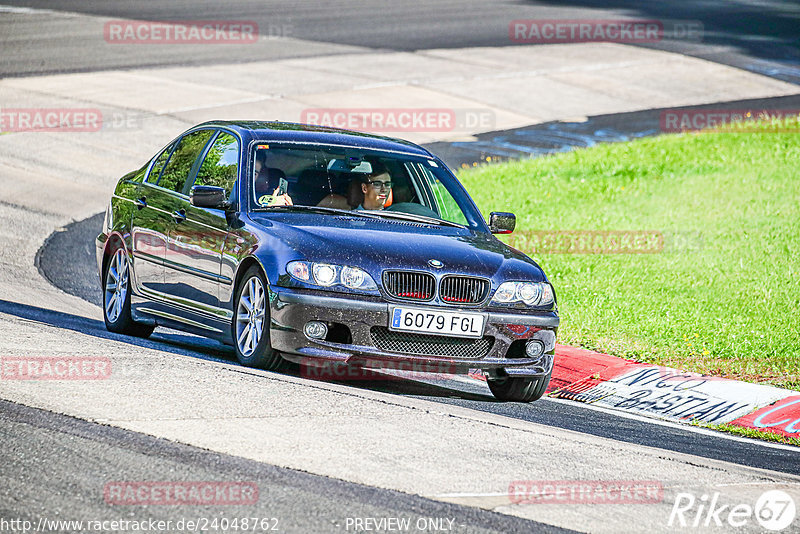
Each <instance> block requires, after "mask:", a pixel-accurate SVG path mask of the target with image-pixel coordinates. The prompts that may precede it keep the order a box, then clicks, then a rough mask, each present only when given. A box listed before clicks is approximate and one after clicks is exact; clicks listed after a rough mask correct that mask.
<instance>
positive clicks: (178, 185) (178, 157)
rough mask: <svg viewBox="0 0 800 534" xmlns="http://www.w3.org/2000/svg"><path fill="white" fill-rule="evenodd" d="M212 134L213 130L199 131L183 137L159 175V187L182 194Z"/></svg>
mask: <svg viewBox="0 0 800 534" xmlns="http://www.w3.org/2000/svg"><path fill="white" fill-rule="evenodd" d="M213 133H214V131H213V130H200V131H198V132H192V133H190V134H188V135H185V136H183V137H182V138H181V140H180V141H179V142H178V146H177V147H176V148H175V151H174V152H173V153H172V156H171V157H170V158H169V162H167V164H166V166H165V167H164V172H162V173H161V178H160V179H159V180H158V185H159V187H163V188H164V189H169V190H171V191H177V192H178V193H180V192H182V191H183V186H184V185H185V184H186V180H187V179H188V178H189V173H191V171H192V168H193V167H194V164H195V162H196V161H197V158H198V157H199V156H200V153H202V152H203V148H205V146H206V143H208V140H209V139H210V138H211V135H212V134H213Z"/></svg>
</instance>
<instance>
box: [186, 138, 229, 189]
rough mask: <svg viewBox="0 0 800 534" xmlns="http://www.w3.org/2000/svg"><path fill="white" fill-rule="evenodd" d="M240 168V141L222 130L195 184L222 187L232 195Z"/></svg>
mask: <svg viewBox="0 0 800 534" xmlns="http://www.w3.org/2000/svg"><path fill="white" fill-rule="evenodd" d="M238 170H239V141H237V140H236V138H235V137H234V136H232V135H231V134H229V133H225V132H222V133H220V134H219V136H218V137H217V139H216V141H214V144H213V145H211V148H210V149H209V150H208V154H206V157H205V159H204V160H203V164H202V165H201V166H200V170H199V171H198V172H197V179H196V180H195V182H194V183H195V185H213V186H216V187H221V188H223V189H224V190H225V192H226V193H227V194H228V196H230V194H231V191H233V186H234V184H235V183H236V176H237V175H238Z"/></svg>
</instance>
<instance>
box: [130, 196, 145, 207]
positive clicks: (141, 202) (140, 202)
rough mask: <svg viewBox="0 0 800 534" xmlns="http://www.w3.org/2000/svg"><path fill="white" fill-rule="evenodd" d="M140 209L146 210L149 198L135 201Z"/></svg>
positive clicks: (140, 198)
mask: <svg viewBox="0 0 800 534" xmlns="http://www.w3.org/2000/svg"><path fill="white" fill-rule="evenodd" d="M133 203H134V204H135V205H136V207H137V208H138V209H140V210H141V209H144V208H146V207H147V197H139V198H137V199H136V200H134V201H133Z"/></svg>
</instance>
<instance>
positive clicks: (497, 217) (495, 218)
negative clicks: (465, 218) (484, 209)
mask: <svg viewBox="0 0 800 534" xmlns="http://www.w3.org/2000/svg"><path fill="white" fill-rule="evenodd" d="M516 225H517V216H516V215H514V214H513V213H506V212H503V211H493V212H492V213H490V214H489V230H491V232H492V233H493V234H510V233H511V232H513V231H514V227H515V226H516Z"/></svg>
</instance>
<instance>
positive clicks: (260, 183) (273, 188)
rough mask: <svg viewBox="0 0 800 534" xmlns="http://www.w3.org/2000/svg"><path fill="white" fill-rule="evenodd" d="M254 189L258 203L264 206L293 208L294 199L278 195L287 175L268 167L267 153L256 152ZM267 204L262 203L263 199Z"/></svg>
mask: <svg viewBox="0 0 800 534" xmlns="http://www.w3.org/2000/svg"><path fill="white" fill-rule="evenodd" d="M255 175H256V177H255V180H254V189H255V192H256V199H258V203H259V204H261V205H264V206H291V205H293V202H292V197H290V196H289V195H288V194H283V195H278V193H279V189H280V181H281V178H283V179H286V173H284V172H283V171H282V170H280V169H276V168H273V167H267V151H266V150H258V151H256V162H255ZM268 197H271V198H268ZM262 198H264V199H265V202H263V203H262V201H261V199H262Z"/></svg>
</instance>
